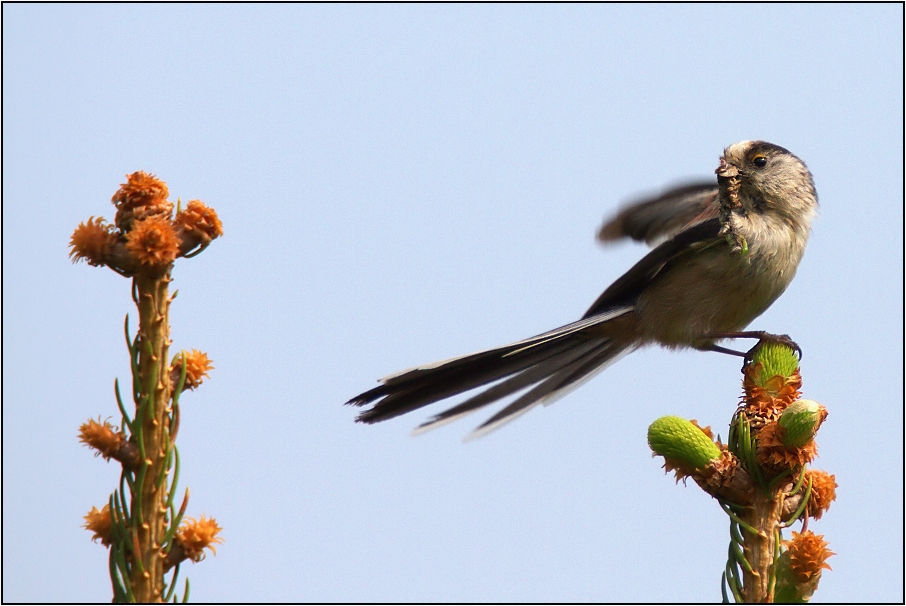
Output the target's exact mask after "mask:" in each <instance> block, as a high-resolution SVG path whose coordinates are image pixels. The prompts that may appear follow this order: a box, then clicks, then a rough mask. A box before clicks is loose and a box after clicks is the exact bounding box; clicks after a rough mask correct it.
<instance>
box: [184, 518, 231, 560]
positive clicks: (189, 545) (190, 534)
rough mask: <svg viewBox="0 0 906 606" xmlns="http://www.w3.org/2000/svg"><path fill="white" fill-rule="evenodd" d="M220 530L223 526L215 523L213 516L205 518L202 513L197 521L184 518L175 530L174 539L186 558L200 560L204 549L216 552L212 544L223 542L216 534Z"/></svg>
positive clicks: (202, 557)
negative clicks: (180, 546)
mask: <svg viewBox="0 0 906 606" xmlns="http://www.w3.org/2000/svg"><path fill="white" fill-rule="evenodd" d="M221 530H223V528H221V527H220V526H218V525H217V520H215V519H214V518H206V517H205V516H204V515H202V516H201V517H200V518H199V519H198V520H197V521H196V520H195V519H194V518H186V520H185V521H183V523H182V525H181V526H180V527H179V530H178V531H176V540H177V541H179V543H180V544H181V545H182V547H183V549H184V550H185V554H186V557H187V558H189V559H190V560H192V561H193V562H200V561H201V560H203V559H204V550H205V549H210V550H211V553H213V554H215V555H216V554H217V550H216V549H215V548H214V544H215V543H218V544H219V543H223V539H222V538H221V537H218V536H217V535H218V534H219V533H220V531H221Z"/></svg>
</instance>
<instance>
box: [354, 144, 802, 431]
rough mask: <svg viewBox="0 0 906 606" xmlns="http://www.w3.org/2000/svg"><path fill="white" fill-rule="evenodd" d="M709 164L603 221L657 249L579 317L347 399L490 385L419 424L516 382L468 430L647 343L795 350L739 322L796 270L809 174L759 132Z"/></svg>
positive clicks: (384, 406) (400, 408) (415, 405)
mask: <svg viewBox="0 0 906 606" xmlns="http://www.w3.org/2000/svg"><path fill="white" fill-rule="evenodd" d="M714 172H715V173H716V176H717V178H716V182H714V181H710V182H709V181H701V182H696V183H690V184H687V185H684V186H681V187H674V188H672V189H669V190H667V191H665V192H663V193H662V194H661V195H659V196H657V197H654V198H651V199H644V200H641V201H638V202H635V203H633V204H631V205H629V206H627V207H625V208H623V209H622V210H621V211H619V212H618V213H617V214H616V216H614V217H612V218H611V219H610V220H608V221H605V223H604V225H603V226H602V227H601V228H600V230H599V232H598V235H597V237H598V239H599V240H601V241H602V242H612V241H615V240H619V239H622V238H630V239H632V240H636V241H644V242H646V243H647V244H649V245H650V246H652V247H653V249H652V250H651V251H650V252H649V253H648V254H647V255H645V256H644V257H643V258H642V259H641V260H639V261H638V262H637V263H636V264H635V265H634V266H632V267H631V268H630V269H629V270H628V271H627V272H626V273H625V274H623V275H622V276H621V277H619V278H618V279H617V280H616V281H614V282H613V284H611V285H610V286H609V287H608V288H607V289H606V290H605V291H604V292H603V293H602V294H601V296H599V297H598V298H597V300H596V301H595V302H594V303H592V305H591V307H589V308H588V311H586V312H585V314H584V315H583V316H582V317H581V318H580V319H579V320H577V321H575V322H571V323H569V324H566V325H564V326H561V327H559V328H555V329H553V330H550V331H547V332H544V333H541V334H539V335H536V336H534V337H531V338H528V339H524V340H522V341H517V342H515V343H511V344H509V345H504V346H502V347H495V348H492V349H487V350H483V351H479V352H475V353H471V354H468V355H464V356H459V357H456V358H452V359H448V360H443V361H440V362H434V363H431V364H425V365H422V366H418V367H415V368H412V369H409V370H405V371H402V372H399V373H396V374H392V375H389V376H387V377H385V378H383V379H381V380H380V385H378V386H377V387H375V388H373V389H370V390H368V391H365V392H363V393H361V394H359V395H358V396H356V397H354V398H352V399H351V400H349V401H348V402H347V404H349V405H353V406H357V407H362V406H366V405H371V407H370V408H367V409H364V410H362V411H361V412H360V413H359V414H358V416H357V418H356V421H357V422H360V423H366V424H372V423H377V422H380V421H385V420H387V419H392V418H394V417H397V416H399V415H402V414H405V413H408V412H411V411H414V410H416V409H419V408H422V407H424V406H427V405H429V404H433V403H435V402H438V401H441V400H446V399H447V398H452V397H454V396H457V395H459V394H463V393H465V392H467V391H471V390H473V389H475V388H478V387H483V386H484V387H486V388H485V389H484V390H483V391H480V392H478V393H477V394H476V395H472V396H470V397H469V398H467V399H466V400H465V401H463V402H460V403H459V404H456V405H455V406H453V407H451V408H448V409H447V410H444V411H442V412H440V413H438V414H436V415H434V416H433V417H431V418H429V419H428V420H427V421H425V422H424V423H422V424H421V425H419V426H417V427H416V428H415V430H414V432H415V433H421V432H423V431H427V430H429V429H433V428H435V427H438V426H440V425H442V424H445V423H448V422H451V421H454V420H456V419H459V418H461V417H463V416H465V415H468V414H470V413H472V412H475V411H476V410H479V409H481V408H484V407H486V406H489V405H491V404H493V403H495V402H498V401H499V400H502V399H504V398H507V397H508V396H512V395H513V394H519V395H518V396H516V397H515V398H514V399H513V400H512V401H511V402H509V403H508V404H506V405H505V406H504V407H503V408H502V409H500V410H499V411H498V412H496V413H495V414H493V415H492V416H491V417H490V418H488V419H487V420H486V421H484V422H483V423H482V424H481V425H479V426H478V427H477V428H476V429H475V430H474V431H473V432H472V434H471V435H470V436H469V437H470V438H475V437H479V436H482V435H485V434H486V433H488V432H490V431H493V430H495V429H497V428H499V427H500V426H502V425H503V424H505V423H508V422H509V421H512V420H513V419H515V418H516V417H518V416H520V415H522V414H524V413H525V412H527V411H529V410H531V409H532V408H534V407H536V406H538V405H541V404H550V403H552V402H553V401H555V400H556V399H559V398H560V397H562V396H563V395H565V394H566V393H568V392H569V391H571V390H572V389H574V388H576V387H578V386H579V385H581V384H583V383H584V382H586V381H587V380H589V379H591V378H592V377H593V376H595V375H597V374H598V373H599V372H601V371H602V370H604V369H605V368H607V367H608V366H610V365H611V364H612V363H613V362H615V361H616V360H618V359H619V358H621V357H622V356H623V355H626V354H628V353H630V352H632V351H634V350H636V349H638V348H640V347H643V346H647V345H660V346H663V347H666V348H669V349H681V348H693V349H696V350H701V351H715V352H720V353H726V354H733V355H741V356H746V355H748V354H750V353H751V352H752V351H754V349H755V348H753V349H752V350H749V352H739V351H735V350H732V349H728V348H725V347H722V346H720V345H718V344H717V343H718V342H719V341H721V340H722V339H736V338H757V339H759V344H760V343H761V342H762V341H775V342H781V343H786V344H787V345H790V346H791V347H794V348H795V349H797V350H798V351H799V353H800V356H801V350H800V349H799V347H798V345H796V344H795V342H793V341H792V340H791V339H790V338H789V337H788V336H787V335H773V334H771V333H767V332H763V331H744V330H743V329H744V328H745V327H747V326H748V325H749V323H750V322H751V321H752V320H754V319H755V318H756V317H758V316H759V315H761V314H762V313H763V312H764V311H765V310H766V309H767V308H768V307H769V306H770V305H771V304H772V303H773V302H774V301H775V300H776V299H777V298H778V297H779V296H780V295H781V294H782V293H783V292H784V291H785V290H786V288H787V286H789V284H790V282H791V281H792V279H793V276H794V275H795V273H796V268H797V267H798V265H799V261H800V260H801V258H802V255H803V253H804V251H805V247H806V243H807V241H808V237H809V233H810V231H811V222H812V219H813V218H814V217H815V215H816V212H817V208H818V195H817V192H816V190H815V184H814V180H813V178H812V174H811V172H809V169H808V168H807V167H806V165H805V163H804V162H803V161H802V160H800V159H799V158H798V157H797V156H795V155H794V154H793V153H792V152H790V151H789V150H787V149H785V148H783V147H781V146H779V145H775V144H773V143H768V142H765V141H741V142H739V143H734V144H733V145H730V146H729V147H727V148H725V149H724V152H723V155H722V156H721V157H720V161H719V164H718V167H717V169H716V170H715V171H714ZM756 347H757V345H756ZM519 392H522V393H519Z"/></svg>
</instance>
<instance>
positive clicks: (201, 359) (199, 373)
mask: <svg viewBox="0 0 906 606" xmlns="http://www.w3.org/2000/svg"><path fill="white" fill-rule="evenodd" d="M184 353H185V356H186V383H185V385H184V386H183V389H195V388H196V387H198V386H199V385H201V384H202V382H203V380H204V379H205V378H210V377H208V371H210V370H214V364H213V362H212V361H211V359H210V358H209V357H208V354H206V353H205V352H203V351H198V350H197V349H193V350H192V351H191V352H184ZM181 372H182V354H176V355H175V356H173V361H172V362H171V363H170V380H171V381H172V382H173V385H174V387H175V386H176V382H177V381H179V376H180V373H181Z"/></svg>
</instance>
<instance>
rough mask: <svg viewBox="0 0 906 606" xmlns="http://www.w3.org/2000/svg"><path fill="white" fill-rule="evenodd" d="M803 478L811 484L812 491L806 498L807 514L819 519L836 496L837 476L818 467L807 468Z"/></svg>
mask: <svg viewBox="0 0 906 606" xmlns="http://www.w3.org/2000/svg"><path fill="white" fill-rule="evenodd" d="M805 480H806V481H807V482H811V484H812V493H811V495H810V496H809V499H808V509H807V511H808V514H809V515H810V516H811V517H813V518H815V519H816V520H819V519H821V516H822V515H824V512H825V511H827V510H828V509H829V508H830V504H831V502H832V501H834V500H836V498H837V478H836V477H835V476H833V475H831V474H829V473H827V472H826V471H821V470H820V469H809V470H808V471H806V472H805Z"/></svg>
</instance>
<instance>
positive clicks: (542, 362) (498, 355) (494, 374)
mask: <svg viewBox="0 0 906 606" xmlns="http://www.w3.org/2000/svg"><path fill="white" fill-rule="evenodd" d="M632 311H633V308H632V307H621V308H618V309H610V310H607V311H604V312H602V313H599V314H596V315H593V316H591V317H587V318H583V319H582V320H579V321H577V322H573V323H572V324H567V325H566V326H562V327H560V328H557V329H554V330H552V331H549V332H546V333H543V334H540V335H537V336H535V337H532V338H530V339H525V340H524V341H519V342H517V343H513V344H511V345H505V346H503V347H497V348H495V349H489V350H486V351H480V352H477V353H473V354H469V355H466V356H461V357H458V358H452V359H450V360H444V361H441V362H435V363H433V364H428V365H425V366H419V367H417V368H413V369H410V370H406V371H403V372H401V373H397V374H395V375H391V376H389V377H385V378H383V379H381V385H379V386H378V387H375V388H374V389H371V390H369V391H366V392H365V393H363V394H361V395H358V396H356V397H355V398H353V399H351V400H350V401H349V402H347V404H352V405H354V406H364V405H366V404H370V403H372V402H374V405H373V406H372V407H371V408H369V409H368V410H364V411H362V412H361V413H360V414H359V416H358V418H357V419H356V420H357V421H359V422H362V423H377V422H379V421H385V420H387V419H391V418H393V417H396V416H399V415H402V414H405V413H407V412H410V411H412V410H415V409H417V408H421V407H422V406H427V405H428V404H432V403H434V402H437V401H439V400H443V399H445V398H449V397H451V396H455V395H457V394H460V393H464V392H466V391H469V390H471V389H474V388H476V387H480V386H482V385H488V384H490V383H495V382H497V381H499V382H497V383H496V384H494V385H492V386H491V387H489V388H487V389H485V390H484V391H482V392H480V393H478V394H477V395H474V396H472V397H470V398H469V399H467V400H465V401H464V402H462V403H460V404H458V405H456V406H454V407H453V408H450V409H448V410H445V411H443V412H441V413H439V414H437V415H435V416H434V417H432V418H431V419H429V420H428V421H427V422H425V423H423V424H422V425H420V426H418V427H417V428H416V432H422V431H426V430H428V429H432V428H434V427H437V426H439V425H441V424H444V423H447V422H450V421H453V420H455V419H458V418H460V417H462V416H464V415H467V414H469V413H471V412H474V411H476V410H478V409H479V408H482V407H484V406H487V405H488V404H491V403H493V402H496V401H497V400H500V399H501V398H505V397H506V396H509V395H511V394H514V393H516V392H518V391H521V390H524V389H528V391H526V392H525V393H523V394H522V395H520V396H519V397H517V398H516V399H515V400H513V401H512V402H511V403H510V404H508V405H507V406H506V407H505V408H503V409H502V410H501V411H500V412H498V413H497V414H495V415H494V416H492V417H491V418H490V419H488V420H487V421H485V422H484V423H483V424H481V425H480V426H479V427H478V428H477V429H476V430H475V432H474V433H473V434H472V437H477V436H479V435H483V434H485V433H488V432H490V431H493V430H494V429H497V428H498V427H500V426H501V425H503V424H505V423H507V422H509V421H511V420H513V419H515V418H516V417H517V416H519V415H521V414H523V413H525V412H527V411H528V410H530V409H532V408H534V407H535V406H537V405H539V404H549V403H551V402H553V401H554V400H556V399H557V398H559V397H561V396H562V395H564V394H565V393H567V392H569V391H570V390H572V389H574V388H575V387H578V386H579V385H581V384H582V383H583V382H585V381H587V380H588V379H590V378H591V377H593V376H594V375H595V374H597V373H598V372H600V371H601V370H603V369H604V368H605V367H607V366H608V365H609V364H611V363H613V362H614V361H616V360H617V359H618V358H619V357H621V356H622V355H623V354H625V353H628V351H630V350H631V349H633V348H634V346H633V345H632V344H631V343H630V344H628V343H625V342H618V341H616V340H614V339H613V338H611V337H610V336H609V334H608V333H609V331H608V330H606V327H605V326H604V325H605V324H606V323H608V322H611V321H612V320H615V319H616V318H619V317H621V316H623V315H625V314H627V313H631V312H632Z"/></svg>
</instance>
